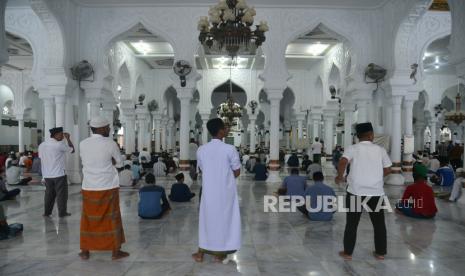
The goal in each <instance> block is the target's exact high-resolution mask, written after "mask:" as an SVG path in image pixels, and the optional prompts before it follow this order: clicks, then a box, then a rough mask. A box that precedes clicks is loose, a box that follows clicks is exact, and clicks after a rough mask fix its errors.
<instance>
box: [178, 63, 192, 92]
mask: <svg viewBox="0 0 465 276" xmlns="http://www.w3.org/2000/svg"><path fill="white" fill-rule="evenodd" d="M173 71H174V73H175V74H176V75H178V76H179V79H180V80H181V87H185V86H186V76H187V75H189V74H190V72H191V71H192V66H191V65H190V64H189V62H187V61H185V60H178V61H176V63H175V64H174V66H173Z"/></svg>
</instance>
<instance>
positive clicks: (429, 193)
mask: <svg viewBox="0 0 465 276" xmlns="http://www.w3.org/2000/svg"><path fill="white" fill-rule="evenodd" d="M427 174H428V169H427V168H426V167H425V166H423V165H420V164H419V165H415V166H414V167H413V180H414V181H415V182H414V183H413V184H412V185H409V186H407V189H406V190H405V192H404V195H403V196H402V200H401V202H399V203H397V204H396V209H397V210H398V211H400V212H401V213H402V214H404V215H406V216H408V217H413V218H433V217H434V216H435V215H436V212H437V211H438V209H437V208H436V203H435V201H434V193H433V189H432V188H431V187H430V186H428V184H427V183H426V178H427ZM410 200H412V203H410V202H409V201H410Z"/></svg>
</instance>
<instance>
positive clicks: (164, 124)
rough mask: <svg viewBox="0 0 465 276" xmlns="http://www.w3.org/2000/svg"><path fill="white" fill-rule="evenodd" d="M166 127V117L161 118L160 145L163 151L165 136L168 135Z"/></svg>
mask: <svg viewBox="0 0 465 276" xmlns="http://www.w3.org/2000/svg"><path fill="white" fill-rule="evenodd" d="M167 127H168V119H167V118H163V119H162V120H161V131H160V132H161V147H162V148H163V150H164V151H166V149H167V148H166V144H167V143H166V138H167V137H168V135H167Z"/></svg>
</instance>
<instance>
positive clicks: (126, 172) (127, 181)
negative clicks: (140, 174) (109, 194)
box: [118, 165, 134, 187]
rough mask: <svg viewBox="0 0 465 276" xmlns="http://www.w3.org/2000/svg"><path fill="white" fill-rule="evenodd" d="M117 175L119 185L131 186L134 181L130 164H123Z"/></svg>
mask: <svg viewBox="0 0 465 276" xmlns="http://www.w3.org/2000/svg"><path fill="white" fill-rule="evenodd" d="M118 176H119V185H120V186H121V187H131V186H134V181H132V171H131V166H130V165H125V166H124V167H123V170H121V171H120V172H119V173H118Z"/></svg>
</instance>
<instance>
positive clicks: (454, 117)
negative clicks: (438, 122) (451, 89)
mask: <svg viewBox="0 0 465 276" xmlns="http://www.w3.org/2000/svg"><path fill="white" fill-rule="evenodd" d="M461 105H462V100H461V97H460V81H459V82H458V84H457V96H456V97H455V111H450V112H447V113H446V115H445V119H446V121H451V122H454V123H456V124H457V125H460V124H461V123H462V122H463V121H464V120H465V112H463V111H462V110H461Z"/></svg>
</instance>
